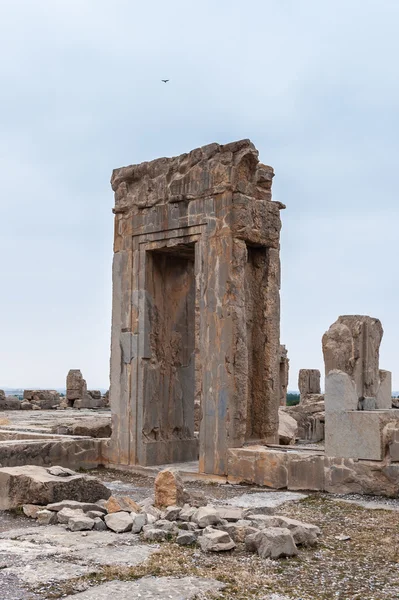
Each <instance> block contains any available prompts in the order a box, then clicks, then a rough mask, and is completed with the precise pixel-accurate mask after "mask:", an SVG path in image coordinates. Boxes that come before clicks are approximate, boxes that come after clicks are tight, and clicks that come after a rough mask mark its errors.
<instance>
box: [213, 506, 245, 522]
mask: <svg viewBox="0 0 399 600" xmlns="http://www.w3.org/2000/svg"><path fill="white" fill-rule="evenodd" d="M217 513H218V515H219V517H220V518H221V519H225V520H226V521H229V522H231V523H233V522H235V521H239V520H240V519H242V510H241V508H230V507H229V506H227V507H225V506H223V507H219V506H218V507H217Z"/></svg>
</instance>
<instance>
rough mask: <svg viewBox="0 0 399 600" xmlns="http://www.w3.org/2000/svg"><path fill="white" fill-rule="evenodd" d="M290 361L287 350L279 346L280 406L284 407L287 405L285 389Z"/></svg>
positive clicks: (286, 387)
mask: <svg viewBox="0 0 399 600" xmlns="http://www.w3.org/2000/svg"><path fill="white" fill-rule="evenodd" d="M289 371H290V361H289V358H288V351H287V348H286V347H285V346H283V345H281V346H280V378H279V383H280V406H285V405H286V403H287V389H288V381H289Z"/></svg>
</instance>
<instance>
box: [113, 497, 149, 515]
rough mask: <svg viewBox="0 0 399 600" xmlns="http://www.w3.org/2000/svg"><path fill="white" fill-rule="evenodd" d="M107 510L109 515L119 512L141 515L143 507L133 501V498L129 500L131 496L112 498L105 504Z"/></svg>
mask: <svg viewBox="0 0 399 600" xmlns="http://www.w3.org/2000/svg"><path fill="white" fill-rule="evenodd" d="M105 509H106V510H107V512H108V514H111V513H116V512H119V511H126V512H135V513H139V512H140V511H141V506H139V505H138V504H137V502H135V501H134V500H132V498H129V496H111V497H110V498H108V500H107V502H106V504H105Z"/></svg>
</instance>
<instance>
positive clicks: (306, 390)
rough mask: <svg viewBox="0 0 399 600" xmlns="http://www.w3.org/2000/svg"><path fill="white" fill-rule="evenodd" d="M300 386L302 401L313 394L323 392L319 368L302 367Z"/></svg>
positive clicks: (299, 379) (299, 377) (299, 378)
mask: <svg viewBox="0 0 399 600" xmlns="http://www.w3.org/2000/svg"><path fill="white" fill-rule="evenodd" d="M298 388H299V394H300V396H301V401H302V400H303V399H304V398H306V397H307V396H310V395H312V394H321V389H320V371H319V370H318V369H300V370H299V376H298Z"/></svg>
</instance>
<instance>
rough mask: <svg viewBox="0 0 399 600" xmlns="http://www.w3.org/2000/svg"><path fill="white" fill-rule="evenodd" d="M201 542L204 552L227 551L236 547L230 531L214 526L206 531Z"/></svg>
mask: <svg viewBox="0 0 399 600" xmlns="http://www.w3.org/2000/svg"><path fill="white" fill-rule="evenodd" d="M199 543H200V546H201V549H202V550H203V551H204V552H226V551H227V550H233V548H235V547H236V545H235V543H234V542H233V540H232V539H231V537H230V536H229V534H228V533H226V532H225V531H218V530H217V529H213V530H212V528H208V530H207V531H206V532H205V531H204V533H203V535H202V536H201V537H200V538H199Z"/></svg>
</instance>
